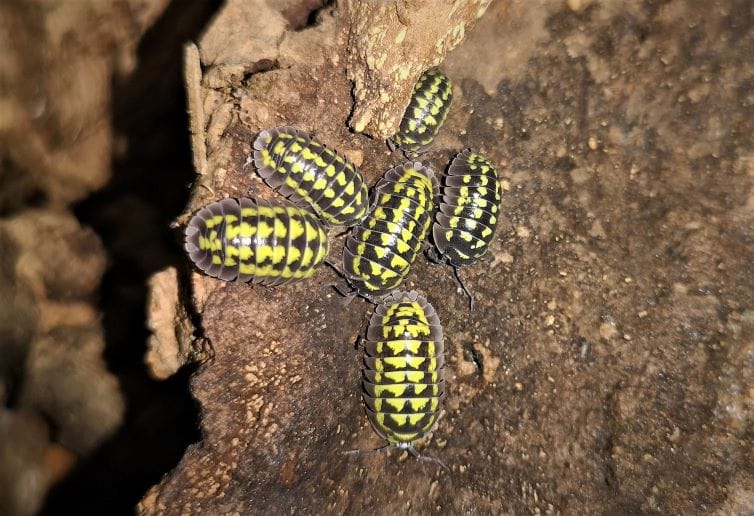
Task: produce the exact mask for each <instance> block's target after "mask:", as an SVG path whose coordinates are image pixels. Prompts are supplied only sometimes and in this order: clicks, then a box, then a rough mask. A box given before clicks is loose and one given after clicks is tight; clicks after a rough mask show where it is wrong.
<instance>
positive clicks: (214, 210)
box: [184, 198, 329, 285]
mask: <svg viewBox="0 0 754 516" xmlns="http://www.w3.org/2000/svg"><path fill="white" fill-rule="evenodd" d="M184 248H185V249H186V252H187V253H188V255H189V257H190V258H191V261H192V262H194V263H195V264H196V266H197V267H198V268H199V269H201V270H202V271H204V272H205V273H206V274H208V275H209V276H212V277H215V278H220V279H223V280H225V281H241V282H251V283H260V284H262V285H281V284H283V283H288V282H292V281H297V280H300V279H304V278H308V277H310V276H311V275H312V274H314V270H315V269H316V268H317V266H319V265H320V264H321V263H322V262H324V261H325V259H326V258H327V252H328V250H329V242H328V239H327V233H326V232H325V228H324V226H323V225H322V224H321V223H320V222H319V220H318V219H317V217H316V216H315V215H314V213H312V212H310V211H307V210H305V209H303V208H299V207H297V206H293V205H291V204H290V203H287V202H280V203H274V204H273V203H269V202H265V201H262V200H255V199H246V198H240V199H224V200H222V201H219V202H215V203H212V204H210V205H208V206H206V207H205V208H203V209H201V210H199V212H198V213H197V214H196V215H194V217H193V218H192V219H191V220H190V221H189V223H188V225H187V226H186V231H185V245H184Z"/></svg>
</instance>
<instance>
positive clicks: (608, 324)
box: [139, 0, 754, 514]
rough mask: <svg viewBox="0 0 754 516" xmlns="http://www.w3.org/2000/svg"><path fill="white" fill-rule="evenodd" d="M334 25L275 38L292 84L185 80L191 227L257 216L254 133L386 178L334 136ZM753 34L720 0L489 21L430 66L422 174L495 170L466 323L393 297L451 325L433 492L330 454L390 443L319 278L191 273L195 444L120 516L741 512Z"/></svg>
mask: <svg viewBox="0 0 754 516" xmlns="http://www.w3.org/2000/svg"><path fill="white" fill-rule="evenodd" d="M232 3H233V2H229V5H230V4H232ZM399 3H401V2H396V4H399ZM410 3H411V2H406V3H405V4H410ZM341 16H342V11H339V10H338V9H335V10H329V9H325V10H323V11H321V12H320V13H319V14H318V16H317V23H316V24H315V25H313V26H311V27H306V28H303V29H301V30H299V31H297V32H290V33H287V34H286V36H285V39H284V43H283V44H280V46H279V47H278V49H277V54H275V52H272V53H271V54H270V55H271V56H274V55H277V58H276V59H277V62H278V63H283V62H285V63H289V64H290V66H287V67H283V66H273V67H272V68H271V69H267V70H261V69H259V68H256V70H257V71H256V72H255V73H252V74H251V75H250V76H248V77H243V78H240V79H238V80H237V81H236V82H229V83H226V84H225V85H224V86H223V87H222V88H218V87H217V84H215V83H214V82H212V83H205V84H203V85H202V84H197V83H196V82H195V83H194V84H193V85H191V84H189V88H192V87H193V88H195V93H196V95H195V98H196V99H201V100H202V104H201V109H202V114H203V116H204V118H203V119H205V120H206V124H203V128H202V129H203V131H204V132H205V134H204V136H205V138H204V141H206V142H207V148H206V149H207V150H206V156H205V157H206V159H207V168H206V171H205V172H206V173H205V174H204V176H202V177H201V178H199V179H198V183H197V185H198V186H197V187H196V188H195V190H194V195H193V197H192V201H191V202H190V203H189V206H188V209H187V210H186V213H185V214H184V216H183V217H182V219H181V220H182V221H185V220H186V218H187V217H188V216H189V215H190V213H191V212H193V211H195V210H196V209H197V208H198V207H199V206H201V205H202V204H206V202H209V201H210V200H215V199H217V198H221V197H223V196H226V195H231V196H237V195H243V194H246V193H247V192H251V194H253V195H260V196H264V197H272V196H274V194H273V193H271V192H270V191H269V189H268V188H267V187H266V186H265V185H264V184H263V183H262V182H261V181H260V180H259V179H258V178H257V177H255V175H254V172H253V169H251V168H250V167H248V166H245V162H246V158H247V156H248V154H249V148H250V142H251V140H252V138H253V137H254V135H255V134H256V132H258V131H259V130H260V129H262V128H266V127H271V126H274V125H278V124H281V123H291V124H295V125H296V126H298V127H300V128H302V129H305V130H307V131H311V132H313V133H315V134H316V135H317V136H318V137H319V138H320V139H321V140H323V141H324V142H325V143H327V144H330V145H333V146H335V147H337V148H339V149H341V150H343V151H347V152H352V153H355V154H356V155H358V156H360V157H361V158H362V160H363V167H362V168H363V172H364V175H365V177H366V178H367V181H368V182H369V183H370V184H374V182H375V181H376V180H377V178H378V177H379V175H381V173H382V172H383V171H384V170H386V169H387V168H389V167H390V166H391V165H393V164H394V163H395V162H396V161H399V160H401V159H402V158H401V156H399V155H398V154H390V153H389V152H388V150H387V149H386V147H385V145H384V142H382V141H376V140H370V139H368V138H366V137H364V136H361V135H355V134H351V133H349V132H348V131H347V130H346V124H347V122H348V120H349V115H350V112H351V108H352V98H351V84H350V82H349V81H348V80H347V78H346V76H345V74H344V66H345V63H346V62H348V60H349V59H351V58H352V57H349V56H351V54H350V51H351V49H349V47H348V46H347V42H348V41H349V40H348V38H346V37H344V34H346V31H345V28H344V21H343V19H342V18H341ZM753 18H754V13H752V7H751V3H750V2H745V1H735V0H729V1H725V2H718V3H716V4H715V5H714V6H711V5H710V4H709V3H708V2H702V1H663V2H644V3H635V4H634V3H632V4H630V5H627V4H626V3H625V2H617V1H611V0H594V1H589V2H587V1H584V2H575V1H568V2H562V3H561V2H544V1H538V2H524V1H510V2H505V1H497V2H494V3H493V4H492V5H491V6H490V7H489V9H488V11H487V13H486V14H485V15H484V17H483V18H482V19H480V21H479V23H478V24H477V25H476V27H475V28H474V29H473V30H471V31H469V34H468V38H467V39H466V41H465V42H463V43H461V44H460V45H459V46H458V47H457V48H456V49H455V50H453V51H452V52H451V53H449V55H448V59H447V61H446V62H445V64H444V66H443V69H444V71H445V72H446V73H447V75H448V76H449V77H450V78H451V80H452V81H453V82H454V84H455V87H456V89H455V95H456V96H455V100H454V105H453V107H452V109H451V112H450V116H449V119H448V121H447V122H446V124H445V126H444V127H443V129H442V130H441V132H440V136H439V137H438V139H437V140H436V142H435V144H434V146H433V147H432V148H431V150H430V152H428V153H427V154H426V155H424V156H423V158H422V159H424V160H426V161H428V162H429V163H431V164H432V165H433V166H434V167H436V168H437V169H438V170H442V169H443V168H444V166H445V164H447V163H448V161H449V160H450V158H451V156H452V154H453V153H454V152H455V151H457V150H459V149H461V148H464V147H473V148H475V149H478V150H480V151H481V152H483V153H484V154H485V155H487V156H488V157H489V158H490V159H491V160H492V161H493V162H495V163H497V164H498V166H499V173H500V179H501V184H502V187H503V208H502V215H503V218H502V220H501V223H500V227H498V231H497V234H496V237H495V240H494V242H493V244H492V248H491V252H490V253H489V256H488V257H486V258H485V259H484V260H483V261H482V262H481V263H478V264H476V265H474V266H471V267H469V268H467V269H464V270H463V271H462V274H463V276H464V278H465V280H466V283H467V284H468V285H469V286H470V287H471V288H472V289H473V291H474V293H475V296H476V310H475V311H474V312H469V311H468V308H467V304H466V298H465V297H464V296H463V294H462V293H461V292H459V290H458V289H457V288H456V285H455V283H454V280H453V277H452V273H451V271H449V270H447V269H443V268H436V267H434V266H432V265H430V264H428V263H427V262H426V260H424V259H423V258H420V259H419V260H417V263H416V264H415V265H414V267H413V269H412V272H411V274H410V275H409V278H408V280H407V282H406V284H405V286H406V288H412V289H419V290H421V291H423V292H424V293H426V294H427V295H428V297H429V299H430V301H431V302H432V303H433V305H434V306H435V308H436V309H437V311H438V313H439V315H440V318H441V320H442V321H443V323H444V327H445V334H446V347H447V349H448V353H449V356H448V362H449V368H448V369H449V379H448V381H449V391H448V397H447V402H446V409H445V413H444V417H443V418H442V419H441V421H440V424H439V426H438V427H437V429H436V431H435V432H434V435H433V436H432V438H431V439H430V440H428V442H427V443H424V446H423V447H422V451H423V452H426V453H427V454H428V455H432V456H435V457H439V458H441V459H442V460H443V461H444V462H445V463H446V464H447V465H448V466H449V467H450V469H451V473H450V474H446V473H444V472H443V471H442V470H440V469H438V468H435V467H432V466H430V465H426V464H421V463H418V462H417V461H415V460H413V459H412V458H411V457H406V454H401V453H398V452H397V451H393V452H392V453H389V454H382V455H375V456H364V457H347V456H344V455H343V453H342V452H343V451H346V450H351V449H372V448H376V447H378V446H381V444H382V443H381V442H380V440H379V438H378V437H377V436H376V435H375V434H374V433H373V432H372V430H371V429H370V428H369V425H368V423H367V420H366V417H365V415H364V413H363V407H362V404H361V400H360V394H359V374H360V373H359V367H360V364H359V352H358V350H357V349H355V347H354V343H355V341H356V338H357V336H358V335H359V334H361V333H363V331H364V329H365V327H366V321H367V318H368V316H369V315H370V313H371V311H372V306H371V305H369V304H368V303H366V302H364V301H362V300H353V301H351V302H347V301H346V300H344V299H342V298H340V297H338V296H337V294H335V293H334V292H333V291H332V289H331V288H330V287H329V285H330V284H332V283H337V282H339V281H340V279H339V278H338V277H337V276H336V274H335V273H334V272H333V271H331V270H328V269H325V268H323V269H321V270H320V271H318V272H317V273H316V274H315V276H314V278H313V279H312V280H311V281H308V282H306V283H300V284H295V285H290V286H286V287H281V288H277V289H270V288H264V287H259V286H249V285H238V284H223V283H221V282H218V281H216V280H213V279H211V278H206V277H203V276H196V277H195V279H194V281H193V284H194V285H195V286H199V287H198V288H195V290H194V296H195V299H196V297H197V292H198V293H199V296H200V297H201V302H200V303H198V305H199V306H198V307H197V308H198V309H199V311H200V312H201V315H202V318H201V321H202V328H203V331H204V335H205V336H206V337H207V338H208V339H209V341H210V342H211V343H212V345H213V348H214V351H215V357H214V360H211V361H209V362H207V363H206V364H204V365H203V366H201V367H200V369H199V370H198V372H197V373H196V374H195V375H194V377H193V380H192V391H193V393H194V395H195V396H196V398H197V400H198V401H199V403H200V405H201V409H202V421H201V422H202V430H203V441H202V443H201V444H200V445H196V446H191V447H189V449H188V450H187V451H186V454H185V456H184V457H183V460H182V461H181V463H180V464H179V465H178V467H177V468H176V469H175V470H173V471H172V472H171V473H170V474H168V475H167V476H166V477H165V478H164V479H163V481H162V482H160V483H159V484H158V485H156V486H155V487H153V488H152V489H151V490H150V491H149V492H148V493H147V495H146V496H145V498H144V499H143V500H142V502H141V504H140V505H139V511H140V512H141V513H142V514H155V513H188V512H202V513H217V512H223V513H230V512H239V513H250V512H262V513H272V512H277V513H282V512H301V511H304V512H327V513H362V512H366V511H374V510H378V511H380V512H384V513H416V514H429V513H437V512H445V513H472V512H473V513H482V514H498V513H514V514H520V513H542V512H546V513H552V512H564V513H592V514H593V513H608V514H610V513H641V512H660V513H682V514H689V513H698V512H707V511H717V512H719V513H746V512H747V511H748V512H751V511H752V510H754V507H753V506H752V499H753V497H754V490H753V489H752V482H753V476H752V475H753V473H754V472H753V471H752V466H751V465H752V463H753V461H752V456H751V453H752V452H751V449H752V448H751V442H752V430H751V429H752V418H753V417H754V383H752V382H753V381H754V380H752V379H753V378H754V358H753V357H754V315H753V314H754V295H753V292H754V275H752V274H751V257H752V256H753V255H754V230H753V229H752V228H754V224H753V222H754V190H753V189H752V186H753V184H754V159H753V158H752V156H754V144H753V143H752V140H751V134H752V132H754V116H753V115H754V112H753V107H752V106H754V67H753V66H752V64H751V59H750V56H751V55H752V51H754V21H753ZM248 34H249V37H253V34H252V33H248ZM227 44H228V45H229V46H233V45H237V44H240V43H234V40H231V39H229V40H228V43H227ZM248 44H249V43H248V42H245V43H244V45H248ZM260 55H261V54H260ZM265 55H266V54H265ZM411 55H412V54H411V53H410V52H409V53H407V56H408V57H407V59H410V56H411ZM266 59H270V60H272V61H273V62H275V60H276V59H275V58H271V57H269V56H268V57H266ZM203 64H204V65H205V66H206V65H207V63H203ZM475 64H483V65H484V66H474V65H475ZM242 65H243V69H244V70H247V71H249V70H255V66H256V65H255V63H254V62H248V63H242ZM232 77H237V76H236V75H233V76H232ZM190 96H191V94H190ZM196 107H197V106H196V104H195V105H194V106H193V108H196ZM398 115H400V110H399V109H397V107H396V106H392V107H391V108H390V112H389V113H386V116H398ZM333 236H334V234H333ZM341 246H342V237H341V238H338V239H335V246H334V247H335V249H334V250H333V255H332V256H334V257H336V259H337V257H338V256H339V252H340V248H341Z"/></svg>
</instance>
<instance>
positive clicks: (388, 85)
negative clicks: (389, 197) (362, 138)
mask: <svg viewBox="0 0 754 516" xmlns="http://www.w3.org/2000/svg"><path fill="white" fill-rule="evenodd" d="M490 1H491V0H453V1H451V0H441V1H431V0H390V1H375V0H345V1H343V2H341V7H342V10H343V14H342V15H343V16H344V17H345V18H346V19H347V23H348V49H347V53H348V66H347V69H348V78H349V79H351V80H352V81H353V83H354V87H353V96H354V100H355V105H354V107H353V115H352V116H351V118H350V120H349V125H350V126H351V127H352V128H353V130H354V131H356V132H357V133H365V134H368V135H370V136H375V137H379V138H389V137H391V136H392V135H394V134H395V133H396V131H397V130H398V126H399V125H400V121H401V117H402V116H403V112H404V111H405V110H406V106H408V103H409V100H410V98H411V92H412V91H413V88H414V84H416V81H417V80H418V79H419V76H420V75H421V74H422V72H424V70H426V69H427V68H431V67H433V66H436V65H438V64H440V63H441V62H442V60H443V59H444V58H445V54H446V53H447V52H449V51H451V50H453V49H454V48H455V47H456V46H457V45H458V44H459V43H460V42H461V41H462V40H463V37H464V35H465V34H466V32H467V31H468V30H469V29H471V27H473V25H474V22H475V21H476V20H477V18H480V17H481V16H482V15H483V14H484V12H485V10H486V9H487V6H488V5H489V4H490Z"/></svg>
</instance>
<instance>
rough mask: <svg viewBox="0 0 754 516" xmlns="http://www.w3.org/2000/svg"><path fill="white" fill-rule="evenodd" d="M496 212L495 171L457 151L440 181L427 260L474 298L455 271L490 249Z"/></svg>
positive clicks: (497, 189) (478, 157) (468, 152)
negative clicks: (449, 272)
mask: <svg viewBox="0 0 754 516" xmlns="http://www.w3.org/2000/svg"><path fill="white" fill-rule="evenodd" d="M499 211H500V182H499V181H498V178H497V171H496V170H495V167H494V166H493V165H492V163H490V161H489V160H488V159H487V158H485V157H484V156H482V155H480V154H477V153H475V152H473V151H472V150H471V149H466V150H464V151H462V152H459V153H458V154H457V155H456V156H455V157H454V158H453V161H452V162H451V164H450V166H449V167H448V171H447V174H446V175H445V177H444V178H443V180H442V187H441V196H440V209H439V210H438V212H437V214H436V215H435V222H434V224H433V226H432V239H433V240H434V243H435V246H436V248H437V251H436V252H434V251H432V250H431V251H430V253H429V257H430V259H433V260H434V261H441V262H444V263H447V264H449V265H450V266H451V267H453V270H454V271H455V273H456V277H457V279H458V281H459V283H460V284H461V286H462V287H463V289H464V291H465V292H466V294H467V295H468V296H469V303H470V306H471V307H472V308H473V306H474V297H473V296H472V295H471V292H469V290H468V289H467V288H466V285H465V284H464V283H463V281H462V280H461V277H460V276H459V275H458V269H459V268H460V267H465V266H467V265H471V264H472V263H474V262H475V261H476V260H478V259H479V258H481V257H482V256H484V254H485V253H486V252H487V250H488V249H489V246H490V242H491V241H492V237H493V235H494V234H495V228H496V226H497V218H498V212H499Z"/></svg>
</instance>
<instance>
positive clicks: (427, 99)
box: [388, 68, 453, 155]
mask: <svg viewBox="0 0 754 516" xmlns="http://www.w3.org/2000/svg"><path fill="white" fill-rule="evenodd" d="M452 100H453V85H452V84H451V83H450V80H449V79H448V78H447V77H446V76H445V75H444V74H443V73H442V72H440V71H439V70H438V69H436V68H430V69H429V70H427V71H425V72H424V73H423V74H422V75H421V77H419V80H418V81H417V83H416V85H415V86H414V91H413V93H412V95H411V100H410V101H409V103H408V107H407V108H406V112H405V113H404V114H403V118H402V119H401V124H400V126H399V128H398V132H397V133H396V134H395V135H393V137H392V138H391V139H390V141H389V142H388V143H389V144H391V146H395V147H399V148H400V149H401V150H403V151H404V152H407V153H409V154H411V155H415V154H418V153H421V152H423V151H425V150H426V149H427V147H429V145H430V144H431V143H432V140H434V138H435V136H437V133H438V131H439V130H440V127H441V126H442V124H443V123H444V122H445V118H446V117H447V116H448V111H450V104H451V102H452Z"/></svg>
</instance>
